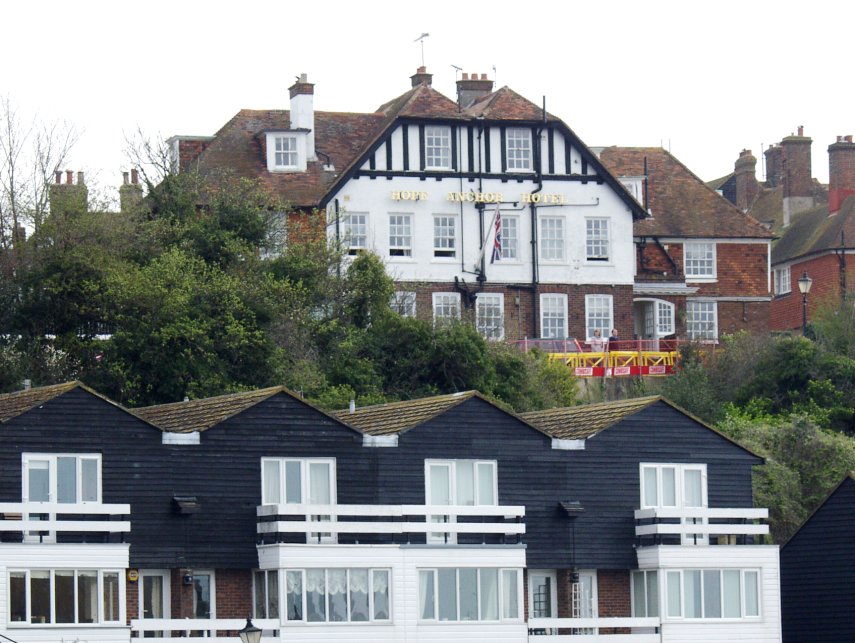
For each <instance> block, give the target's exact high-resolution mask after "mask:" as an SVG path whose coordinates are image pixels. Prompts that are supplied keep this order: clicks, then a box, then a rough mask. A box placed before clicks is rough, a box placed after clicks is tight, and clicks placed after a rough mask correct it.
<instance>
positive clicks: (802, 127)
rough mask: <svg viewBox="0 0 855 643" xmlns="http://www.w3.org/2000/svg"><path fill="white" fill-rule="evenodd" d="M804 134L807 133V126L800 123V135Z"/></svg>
mask: <svg viewBox="0 0 855 643" xmlns="http://www.w3.org/2000/svg"><path fill="white" fill-rule="evenodd" d="M804 135H805V126H804V125H799V136H804Z"/></svg>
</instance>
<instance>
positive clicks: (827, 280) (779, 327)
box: [769, 253, 855, 331]
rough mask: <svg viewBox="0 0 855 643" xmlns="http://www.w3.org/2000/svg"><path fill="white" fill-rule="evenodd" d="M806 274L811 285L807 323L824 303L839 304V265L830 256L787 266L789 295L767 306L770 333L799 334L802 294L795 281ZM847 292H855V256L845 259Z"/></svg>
mask: <svg viewBox="0 0 855 643" xmlns="http://www.w3.org/2000/svg"><path fill="white" fill-rule="evenodd" d="M805 271H807V273H808V275H809V276H810V278H811V279H813V285H812V286H811V290H810V294H809V295H808V323H810V320H811V317H812V315H813V314H814V313H815V312H816V310H817V309H818V308H819V307H821V306H823V305H825V304H835V305H836V304H838V303H839V302H840V262H839V259H838V258H837V256H836V255H834V254H833V253H829V254H825V255H821V256H818V257H814V258H812V259H807V260H804V261H800V262H799V263H795V264H793V265H792V266H791V267H790V281H791V288H790V293H789V294H786V295H781V296H779V297H775V298H774V299H773V300H772V303H771V305H770V313H769V328H770V329H771V330H773V331H787V330H794V331H800V330H801V328H802V294H801V292H799V286H798V283H797V282H798V280H799V277H801V276H802V274H803V273H804V272H805ZM846 283H847V289H848V291H849V292H850V293H851V292H855V255H852V254H849V255H847V256H846Z"/></svg>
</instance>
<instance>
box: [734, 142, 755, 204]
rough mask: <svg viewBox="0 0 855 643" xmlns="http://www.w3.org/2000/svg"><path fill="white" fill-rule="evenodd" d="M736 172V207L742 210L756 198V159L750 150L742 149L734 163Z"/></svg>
mask: <svg viewBox="0 0 855 643" xmlns="http://www.w3.org/2000/svg"><path fill="white" fill-rule="evenodd" d="M733 171H734V173H735V174H736V207H737V208H739V209H740V210H742V211H743V212H744V211H746V210H748V208H750V207H751V205H752V204H753V203H754V200H755V199H756V198H757V192H758V191H759V189H760V188H759V185H758V183H757V159H756V158H755V157H754V156H753V155H752V154H751V150H742V152H740V154H739V158H738V159H737V161H736V164H735V165H734V170H733Z"/></svg>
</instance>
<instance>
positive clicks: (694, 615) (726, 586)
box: [665, 569, 760, 619]
mask: <svg viewBox="0 0 855 643" xmlns="http://www.w3.org/2000/svg"><path fill="white" fill-rule="evenodd" d="M665 577H666V585H667V586H666V592H665V596H666V610H665V611H666V616H667V617H668V618H686V619H720V618H721V619H741V618H758V617H759V616H760V571H759V570H753V569H685V570H676V571H671V570H669V571H668V572H667V573H666V574H665Z"/></svg>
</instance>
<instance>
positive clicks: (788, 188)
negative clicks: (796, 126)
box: [781, 130, 813, 198]
mask: <svg viewBox="0 0 855 643" xmlns="http://www.w3.org/2000/svg"><path fill="white" fill-rule="evenodd" d="M800 131H801V130H800ZM811 143H812V141H811V139H810V137H808V136H787V137H786V138H784V139H783V140H782V141H781V147H782V148H783V149H784V159H783V163H784V167H783V170H784V198H787V197H794V196H795V197H799V196H811V195H812V194H813V180H812V179H811V162H810V147H811Z"/></svg>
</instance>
